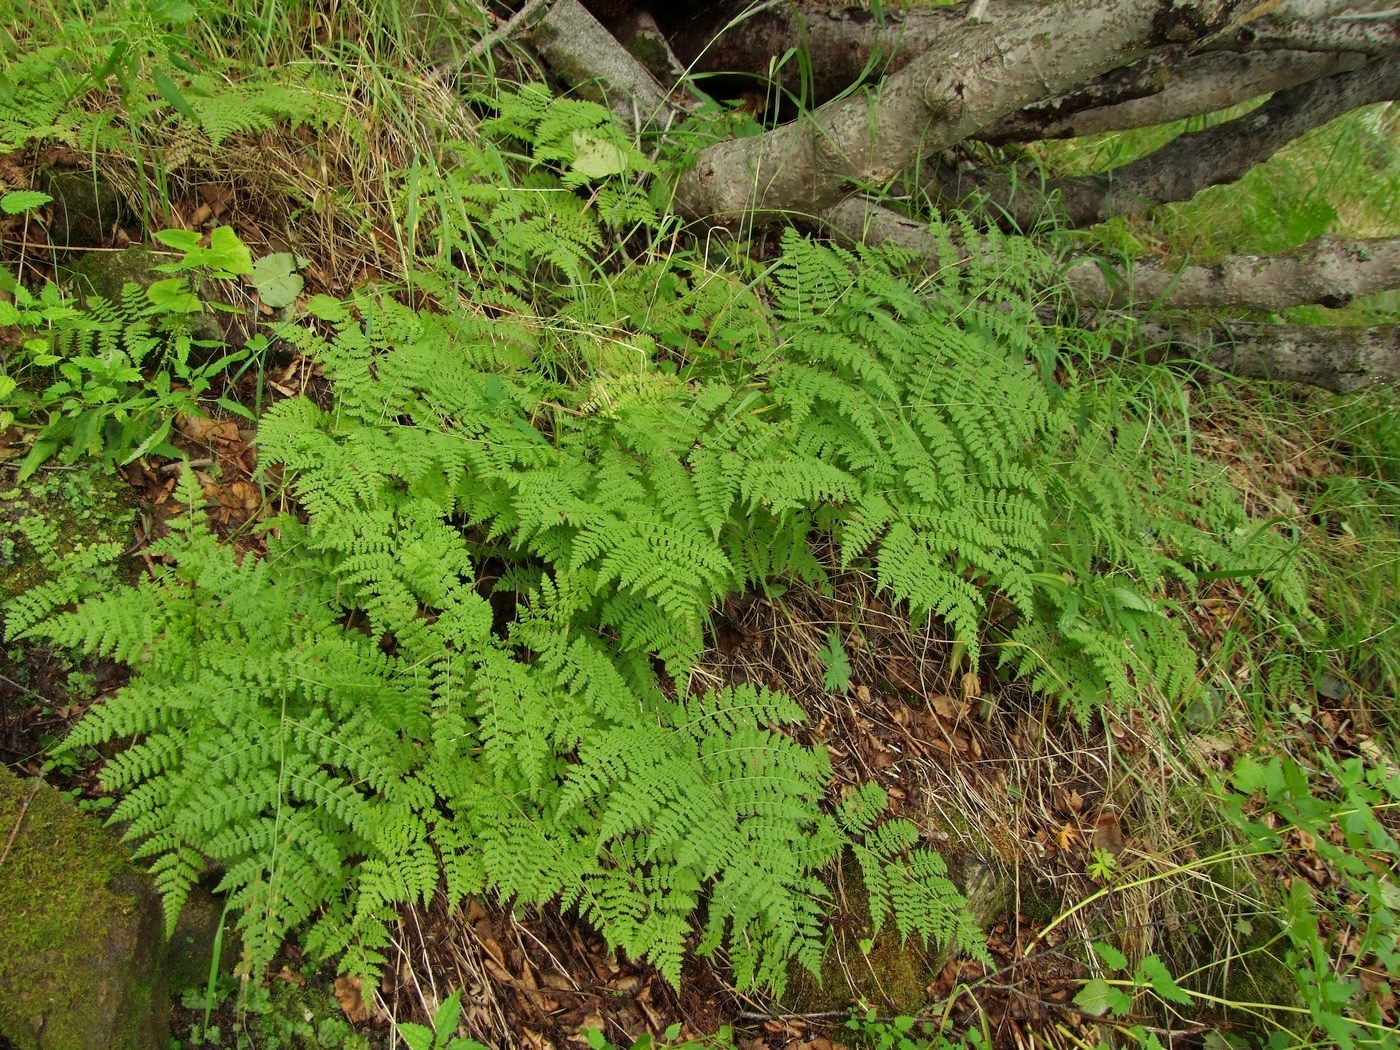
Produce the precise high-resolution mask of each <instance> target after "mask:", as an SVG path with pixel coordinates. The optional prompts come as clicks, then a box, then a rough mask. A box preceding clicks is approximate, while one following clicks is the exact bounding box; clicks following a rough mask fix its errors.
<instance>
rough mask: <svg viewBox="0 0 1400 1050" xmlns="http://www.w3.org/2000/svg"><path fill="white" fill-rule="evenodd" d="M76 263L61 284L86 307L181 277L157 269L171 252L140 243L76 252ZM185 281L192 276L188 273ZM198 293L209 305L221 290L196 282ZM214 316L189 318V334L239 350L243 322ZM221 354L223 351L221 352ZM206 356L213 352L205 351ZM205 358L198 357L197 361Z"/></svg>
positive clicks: (63, 271) (244, 338) (213, 284)
mask: <svg viewBox="0 0 1400 1050" xmlns="http://www.w3.org/2000/svg"><path fill="white" fill-rule="evenodd" d="M74 254H75V256H76V258H75V259H74V261H73V262H71V263H69V264H68V265H67V266H65V267H62V268H61V269H60V274H61V278H62V281H63V283H64V284H65V285H67V286H68V288H69V289H70V290H71V291H72V292H74V293H76V294H77V296H78V299H79V301H80V302H82V303H84V304H86V303H87V301H88V297H89V296H92V295H98V296H101V297H102V298H103V299H106V300H107V301H108V302H109V303H116V302H120V301H121V298H122V293H123V292H124V290H125V289H126V286H127V285H129V284H134V285H136V286H138V287H139V288H141V289H142V291H144V290H145V289H147V288H149V287H150V286H151V285H153V284H155V283H156V282H157V281H163V280H166V279H167V278H170V277H172V276H180V275H179V274H170V273H164V272H162V271H160V270H158V269H156V267H158V266H161V265H163V264H165V263H168V262H170V261H171V259H172V258H173V256H172V255H171V254H170V253H169V252H154V251H152V250H151V249H150V248H147V247H145V246H144V245H140V244H133V245H131V246H129V247H126V248H123V249H122V250H121V251H103V252H82V253H81V254H79V253H74ZM184 276H185V277H186V278H191V277H192V276H193V275H191V274H189V273H186V274H184ZM194 283H195V288H194V291H195V294H197V295H198V296H199V297H200V298H201V299H203V300H204V301H205V302H206V303H209V302H213V301H215V300H216V299H218V296H219V291H220V289H219V287H218V283H219V282H217V281H214V280H213V279H208V280H203V281H195V282H194ZM221 316H222V318H223V319H222V320H221V317H220V316H215V314H213V313H211V312H210V311H208V310H206V311H205V312H204V313H200V314H195V315H193V316H192V317H189V318H186V321H187V323H188V324H189V325H190V335H191V336H192V337H193V338H195V339H199V340H209V341H212V342H217V343H221V344H228V345H229V346H233V347H239V346H242V345H243V343H245V342H246V341H247V334H246V332H245V331H244V327H245V326H244V325H243V324H242V323H234V321H233V319H232V318H231V317H229V316H228V315H221ZM219 352H222V351H219ZM204 353H206V354H208V353H213V351H205V352H204ZM200 356H202V355H200V354H197V355H195V358H196V359H199V357H200Z"/></svg>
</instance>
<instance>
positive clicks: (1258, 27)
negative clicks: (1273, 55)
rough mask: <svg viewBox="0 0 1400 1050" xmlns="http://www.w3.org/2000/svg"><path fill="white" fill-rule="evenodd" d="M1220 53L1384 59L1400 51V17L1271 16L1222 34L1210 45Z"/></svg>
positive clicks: (1208, 46)
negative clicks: (1340, 54)
mask: <svg viewBox="0 0 1400 1050" xmlns="http://www.w3.org/2000/svg"><path fill="white" fill-rule="evenodd" d="M1206 49H1207V50H1216V51H1274V50H1282V51H1342V52H1349V53H1351V54H1360V55H1366V56H1368V57H1370V58H1381V57H1383V56H1385V55H1394V54H1395V53H1396V51H1397V50H1400V14H1397V13H1396V12H1394V11H1392V12H1389V13H1388V14H1386V15H1385V16H1383V17H1379V18H1368V19H1365V20H1355V19H1345V18H1328V19H1318V20H1311V21H1303V20H1299V19H1292V18H1282V17H1279V16H1278V15H1270V16H1269V17H1267V18H1260V19H1258V20H1256V21H1253V22H1249V23H1247V24H1246V25H1242V26H1240V27H1238V28H1237V29H1232V30H1230V31H1229V32H1227V33H1223V34H1221V35H1220V36H1219V37H1217V38H1216V39H1215V40H1213V41H1211V42H1210V43H1209V44H1207V45H1206Z"/></svg>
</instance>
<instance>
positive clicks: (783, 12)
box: [670, 0, 1005, 105]
mask: <svg viewBox="0 0 1400 1050" xmlns="http://www.w3.org/2000/svg"><path fill="white" fill-rule="evenodd" d="M748 6H749V5H748V4H746V3H745V2H744V0H730V2H729V3H716V4H708V5H706V7H705V9H704V11H703V13H702V15H701V16H700V17H696V18H692V19H690V20H689V21H687V22H686V23H685V24H684V25H682V26H680V27H678V28H677V29H676V31H675V32H673V33H672V34H671V38H670V39H671V46H672V47H673V48H674V49H675V51H676V54H677V55H678V56H679V57H680V58H681V60H682V61H684V62H686V63H688V64H689V66H690V69H691V72H692V73H697V74H706V73H717V74H733V73H740V74H749V75H752V76H755V77H763V78H769V77H771V78H772V79H773V80H775V81H776V82H777V83H778V84H779V85H780V86H781V87H782V88H783V89H784V90H786V91H789V92H791V93H792V94H794V95H805V96H806V97H805V100H806V101H807V103H808V104H810V105H818V104H820V103H822V102H826V101H828V100H830V99H832V98H835V97H836V96H837V95H839V94H841V92H843V91H845V90H846V89H847V88H849V87H850V86H851V85H853V84H857V83H859V82H861V81H862V80H865V79H868V78H871V77H873V76H878V75H882V74H886V73H895V72H898V71H899V70H901V69H903V68H904V67H905V66H906V65H908V63H909V61H910V59H912V58H914V57H915V56H917V55H919V54H921V53H923V52H926V51H931V50H934V49H937V48H941V47H942V45H943V44H944V43H945V42H946V40H947V37H948V35H949V33H950V32H952V31H953V30H955V29H957V28H958V26H959V25H961V24H962V22H963V21H964V18H963V14H962V12H960V11H953V10H950V9H948V8H914V9H911V10H907V11H906V10H890V9H885V10H883V11H881V12H880V13H879V14H878V15H877V14H875V13H873V12H872V11H871V10H870V9H868V8H862V7H829V8H816V7H805V6H803V7H799V6H797V5H795V4H779V5H771V6H767V7H765V8H764V9H762V10H760V11H758V12H756V13H752V14H746V13H745V8H746V7H748ZM1002 7H1003V8H1004V7H1005V5H1002ZM798 51H804V52H806V53H807V54H808V55H809V56H810V59H811V60H810V62H808V63H806V64H805V65H804V66H803V67H802V68H799V65H798V63H796V62H789V63H787V64H786V65H785V66H784V67H782V68H780V69H774V68H773V65H774V58H775V57H776V56H779V55H787V54H789V53H794V52H798ZM804 77H805V78H806V83H805V84H804V83H803V80H804Z"/></svg>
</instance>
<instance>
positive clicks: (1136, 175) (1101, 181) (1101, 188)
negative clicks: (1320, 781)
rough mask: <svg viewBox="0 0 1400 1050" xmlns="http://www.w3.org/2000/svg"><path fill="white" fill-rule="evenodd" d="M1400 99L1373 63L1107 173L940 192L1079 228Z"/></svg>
mask: <svg viewBox="0 0 1400 1050" xmlns="http://www.w3.org/2000/svg"><path fill="white" fill-rule="evenodd" d="M1397 96H1400V62H1385V61H1381V62H1373V63H1371V64H1370V65H1368V66H1365V67H1364V68H1362V69H1358V70H1354V71H1352V72H1349V73H1338V74H1335V75H1333V76H1330V77H1326V78H1324V79H1322V80H1317V81H1314V82H1312V83H1310V84H1303V85H1301V86H1299V87H1295V88H1290V89H1288V90H1287V91H1281V92H1279V93H1278V94H1276V95H1274V96H1273V98H1271V99H1270V100H1269V101H1268V102H1266V103H1264V105H1262V106H1260V107H1259V108H1258V109H1256V110H1253V111H1252V112H1250V113H1247V114H1245V115H1244V116H1242V117H1237V118H1236V119H1234V120H1231V121H1227V122H1226V123H1224V124H1218V125H1216V126H1215V127H1213V128H1209V129H1207V130H1205V131H1198V132H1194V133H1191V134H1186V135H1181V136H1179V137H1178V138H1176V139H1174V140H1173V141H1172V142H1171V143H1169V144H1168V145H1166V146H1164V147H1162V148H1161V149H1159V150H1157V151H1156V152H1155V153H1151V154H1149V155H1148V156H1146V157H1143V158H1142V159H1141V160H1137V161H1133V162H1132V163H1131V164H1125V165H1123V166H1122V167H1121V168H1117V169H1115V170H1113V171H1111V172H1107V173H1106V174H1103V175H1094V176H1091V177H1088V178H1069V179H1054V180H1051V181H1049V182H1045V183H1043V184H1041V185H1040V186H1039V187H1038V188H1029V189H1028V187H1034V180H1028V179H1027V177H1026V176H1025V175H1022V176H1021V177H1020V179H1019V180H1017V179H1012V178H1007V177H1004V176H1002V177H997V178H994V179H989V180H987V181H985V182H983V183H982V184H981V185H980V186H979V185H977V184H976V183H975V182H974V183H973V185H972V186H971V187H967V188H964V187H963V186H962V185H961V184H960V183H959V182H958V181H955V180H948V179H946V177H945V181H944V182H943V184H942V185H941V186H939V187H938V195H939V196H941V197H943V198H944V199H945V200H949V201H952V202H955V203H956V202H960V201H963V200H964V199H966V198H967V197H968V196H969V191H971V192H974V193H976V194H977V195H978V196H979V197H981V198H982V199H983V200H984V201H985V202H987V203H989V204H990V205H991V206H992V207H993V208H995V209H998V210H1000V211H1001V212H1002V213H1003V214H1005V215H1006V216H1007V217H1008V219H1009V221H1011V222H1013V223H1015V224H1016V225H1018V226H1020V227H1022V228H1023V229H1024V228H1027V227H1029V226H1031V225H1033V224H1034V223H1035V222H1036V221H1037V220H1039V219H1040V218H1041V217H1042V216H1043V215H1045V214H1046V212H1047V210H1048V205H1047V202H1048V201H1049V200H1051V199H1052V198H1054V199H1055V200H1056V201H1057V203H1058V211H1059V212H1060V213H1061V214H1062V215H1063V216H1064V218H1065V219H1067V220H1068V221H1069V222H1070V223H1072V224H1073V225H1075V226H1089V225H1092V224H1094V223H1097V222H1103V221H1104V220H1106V219H1110V218H1113V217H1114V216H1115V215H1130V214H1134V213H1136V212H1139V211H1145V210H1147V209H1149V208H1152V207H1155V206H1156V205H1158V204H1166V203H1168V202H1170V201H1180V200H1187V199H1189V198H1190V197H1192V196H1194V195H1195V194H1196V193H1197V192H1198V191H1199V190H1202V189H1204V188H1205V187H1207V186H1217V185H1220V184H1222V183H1228V182H1235V181H1236V180H1238V179H1240V178H1241V177H1243V176H1244V174H1245V173H1246V172H1247V171H1249V169H1250V168H1252V167H1254V166H1255V165H1256V164H1259V163H1261V162H1262V161H1265V160H1267V159H1268V158H1269V157H1271V156H1273V154H1274V153H1276V152H1277V151H1278V150H1279V149H1280V148H1281V147H1282V146H1284V145H1285V144H1286V143H1288V142H1291V141H1292V140H1293V139H1295V138H1297V137H1298V136H1299V135H1301V134H1303V133H1304V132H1306V131H1310V130H1312V129H1313V128H1315V127H1319V126H1321V125H1323V124H1326V123H1327V122H1329V121H1331V120H1333V119H1335V118H1336V117H1339V116H1341V115H1342V114H1343V113H1347V112H1350V111H1351V110H1353V109H1357V108H1358V107H1360V106H1365V105H1368V104H1370V103H1372V102H1381V101H1384V100H1387V99H1393V98H1396V97H1397Z"/></svg>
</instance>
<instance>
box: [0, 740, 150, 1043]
mask: <svg viewBox="0 0 1400 1050" xmlns="http://www.w3.org/2000/svg"><path fill="white" fill-rule="evenodd" d="M12 833H13V838H12V837H11V835H12ZM163 925H164V924H163V920H162V916H161V908H160V901H159V899H158V897H157V895H156V893H155V890H154V889H153V888H152V887H151V885H150V882H149V880H148V879H147V877H146V876H145V875H144V874H142V873H141V872H139V871H138V870H137V869H136V868H135V867H134V866H133V865H132V863H131V860H130V859H129V858H128V856H127V854H126V852H125V851H124V850H123V848H122V846H121V844H120V843H119V842H118V841H117V839H116V838H115V837H114V836H113V835H111V834H110V833H109V832H107V831H106V830H104V829H103V828H102V827H101V826H100V825H99V824H98V823H97V822H96V821H95V820H94V819H93V818H92V817H91V816H89V815H88V814H85V813H81V812H79V811H78V809H77V808H76V807H75V806H74V805H73V804H72V803H71V802H70V801H69V800H68V799H66V798H64V796H63V795H61V794H60V793H59V792H58V791H56V790H55V789H53V788H52V787H49V786H48V785H46V784H43V783H41V782H37V781H34V780H21V779H19V778H18V777H16V776H15V775H14V774H13V773H11V772H10V771H9V770H8V769H6V768H5V767H4V766H0V945H3V946H4V947H3V950H0V1036H4V1037H8V1038H9V1039H10V1040H11V1042H13V1043H14V1045H15V1047H16V1048H17V1050H164V1047H165V1046H166V1044H167V1040H168V1038H169V1024H170V1005H169V1000H168V997H167V993H166V985H165V970H164V958H163V951H164V944H163V943H162V942H163V939H164V938H163Z"/></svg>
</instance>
